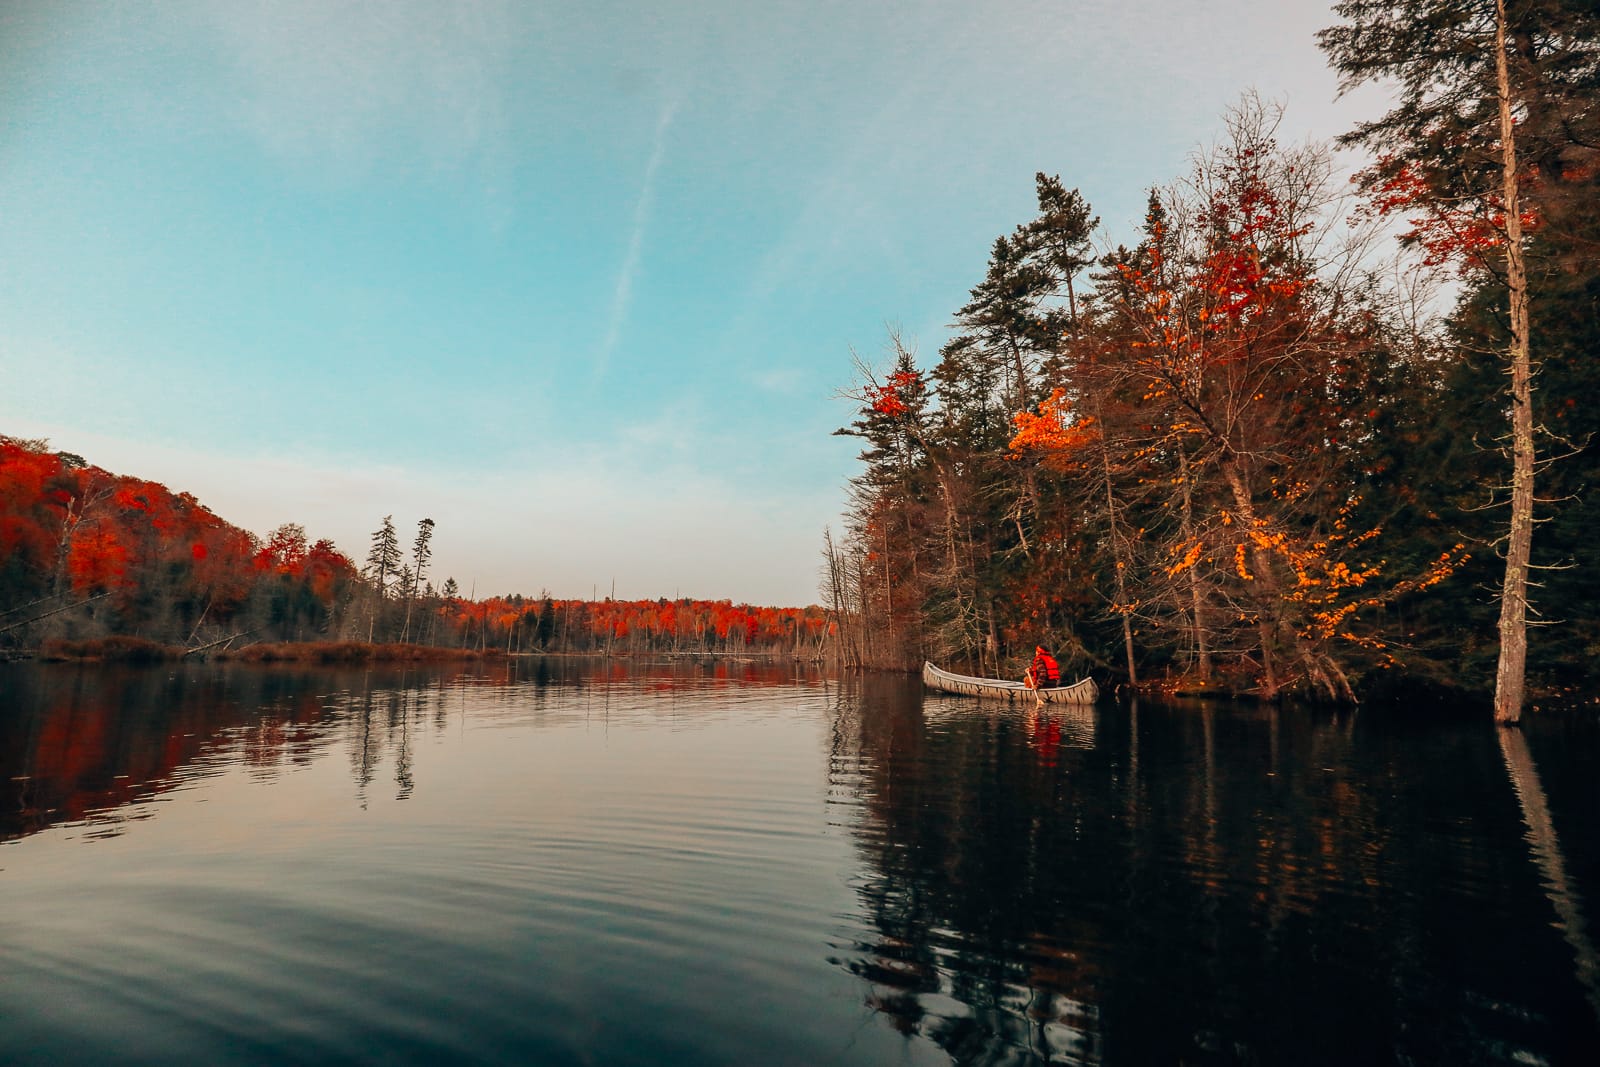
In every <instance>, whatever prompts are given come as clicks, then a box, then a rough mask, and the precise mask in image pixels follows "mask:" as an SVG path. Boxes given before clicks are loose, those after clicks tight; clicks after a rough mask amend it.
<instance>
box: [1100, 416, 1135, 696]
mask: <svg viewBox="0 0 1600 1067" xmlns="http://www.w3.org/2000/svg"><path fill="white" fill-rule="evenodd" d="M1095 421H1096V422H1098V423H1100V433H1099V435H1098V436H1099V438H1100V474H1101V476H1102V478H1103V480H1104V482H1105V490H1106V518H1107V519H1108V520H1109V521H1110V523H1111V556H1112V562H1113V563H1114V564H1115V570H1116V585H1117V614H1118V615H1121V616H1122V648H1123V651H1124V652H1126V653H1127V656H1128V684H1129V685H1130V686H1133V687H1135V688H1137V687H1138V685H1139V670H1138V667H1137V666H1136V665H1135V662H1134V658H1133V621H1132V619H1131V618H1130V617H1129V616H1130V615H1131V612H1132V609H1131V608H1130V607H1129V605H1128V585H1127V583H1128V579H1127V573H1126V572H1127V569H1128V560H1127V558H1126V552H1125V551H1124V549H1125V546H1124V545H1123V543H1122V534H1121V533H1120V532H1119V531H1118V529H1117V498H1116V494H1115V493H1113V492H1112V489H1111V453H1110V451H1109V450H1108V449H1107V448H1106V435H1105V425H1106V423H1105V419H1103V418H1101V417H1100V407H1099V405H1098V404H1097V405H1096V406H1095Z"/></svg>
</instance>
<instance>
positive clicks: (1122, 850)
mask: <svg viewBox="0 0 1600 1067" xmlns="http://www.w3.org/2000/svg"><path fill="white" fill-rule="evenodd" d="M1591 741H1592V739H1591ZM831 745H832V751H831V763H830V794H831V795H832V796H833V797H834V798H835V799H836V800H837V801H838V802H839V804H838V807H837V809H836V810H837V811H838V812H839V815H838V816H837V821H839V822H840V823H842V824H843V825H845V826H847V827H848V828H849V830H850V832H851V833H852V835H853V838H854V840H855V843H856V847H857V850H858V853H859V857H860V861H861V868H860V874H859V877H858V879H857V880H856V882H855V884H854V888H855V891H856V894H857V897H858V900H859V903H860V907H861V909H862V918H863V920H864V922H863V924H862V925H863V927H864V928H865V929H866V930H868V931H870V933H869V935H868V936H865V937H862V936H860V935H859V934H857V935H856V936H854V937H847V938H846V939H844V941H843V943H841V944H840V945H838V946H837V949H836V951H835V953H834V956H833V958H834V961H835V962H836V963H837V964H838V965H839V966H842V967H844V968H846V969H848V970H849V971H851V972H852V973H854V974H856V975H858V976H859V977H860V978H861V979H862V980H863V982H864V983H866V992H865V994H864V999H865V1002H866V1004H867V1005H869V1006H870V1007H871V1008H872V1009H874V1010H875V1011H876V1012H878V1013H881V1015H882V1016H883V1018H884V1019H885V1021H887V1022H888V1023H889V1024H890V1025H892V1026H893V1027H895V1028H896V1029H897V1030H899V1031H900V1032H902V1033H904V1034H907V1035H915V1036H917V1037H920V1038H924V1039H927V1040H929V1041H932V1042H934V1043H935V1044H937V1045H938V1046H939V1047H940V1048H942V1049H944V1050H945V1051H946V1052H947V1053H948V1054H949V1055H950V1056H951V1058H952V1059H953V1060H954V1061H955V1062H958V1063H964V1064H968V1063H970V1064H998V1063H1022V1062H1066V1063H1085V1064H1093V1063H1239V1062H1243V1063H1357V1062H1359V1063H1367V1062H1373V1063H1378V1062H1385V1063H1387V1062H1400V1063H1436V1062H1448V1063H1491V1062H1493V1063H1500V1062H1507V1061H1518V1062H1528V1063H1567V1062H1582V1063H1587V1062H1592V1060H1591V1059H1589V1057H1590V1056H1591V1055H1592V1054H1593V1053H1594V1052H1595V1050H1596V1049H1600V1026H1597V1019H1596V1016H1595V1013H1594V1012H1592V1011H1590V1010H1589V1005H1588V1003H1587V1002H1586V995H1587V994H1588V992H1589V990H1588V988H1587V987H1586V985H1585V984H1584V983H1583V982H1582V981H1581V979H1582V978H1583V977H1584V968H1585V959H1586V956H1585V953H1584V952H1580V953H1579V958H1577V959H1576V960H1575V959H1574V955H1573V951H1574V950H1573V948H1572V946H1571V945H1570V944H1569V943H1568V941H1567V940H1563V936H1562V932H1561V929H1560V928H1565V929H1568V930H1570V928H1571V927H1572V925H1573V924H1572V923H1571V922H1570V921H1568V922H1563V923H1558V924H1556V925H1555V926H1553V925H1552V923H1551V921H1550V920H1551V918H1552V917H1553V916H1552V914H1551V907H1550V899H1549V897H1547V895H1546V892H1545V888H1546V887H1545V886H1543V885H1542V884H1541V865H1542V867H1543V869H1544V870H1545V871H1546V872H1547V871H1548V870H1549V869H1550V865H1549V863H1548V862H1546V861H1543V860H1540V861H1538V862H1537V863H1536V862H1534V859H1536V858H1537V857H1535V858H1534V859H1531V858H1530V853H1529V849H1528V846H1527V845H1526V844H1525V843H1524V841H1523V827H1522V825H1521V823H1522V812H1521V809H1519V806H1518V803H1517V799H1516V796H1515V794H1514V793H1513V790H1512V788H1511V782H1510V781H1509V780H1508V777H1507V773H1506V764H1505V762H1504V761H1503V760H1502V759H1501V756H1500V751H1499V746H1498V745H1497V742H1496V739H1495V736H1494V731H1493V729H1492V728H1491V727H1489V726H1488V724H1487V723H1482V724H1470V725H1449V724H1444V725H1441V724H1433V725H1432V726H1425V725H1421V724H1406V723H1404V722H1398V723H1397V722H1394V721H1383V720H1380V719H1378V718H1376V717H1374V716H1372V715H1371V714H1370V713H1369V714H1368V719H1367V720H1365V721H1363V720H1359V719H1358V718H1357V717H1356V715H1355V713H1343V714H1339V713H1333V712H1325V711H1324V712H1312V711H1304V710H1299V711H1295V710H1278V709H1275V708H1269V707H1261V708H1238V707H1233V708H1213V707H1207V706H1201V705H1196V706H1191V707H1171V706H1156V705H1149V704H1146V705H1144V706H1142V707H1141V706H1139V705H1134V706H1132V707H1115V706H1100V707H1098V708H1095V709H1093V710H1082V711H1072V710H1067V711H1065V712H1063V710H1062V709H1058V708H1053V707H1052V708H1043V709H1032V708H1022V709H1011V708H1008V707H1006V706H1003V705H1000V706H992V705H987V704H979V703H978V702H975V701H970V700H965V699H944V698H940V697H935V696H930V697H929V698H928V699H927V701H926V705H924V701H923V697H922V695H921V693H920V691H919V688H918V687H917V686H915V685H914V684H912V685H906V684H901V683H897V682H894V681H890V680H884V679H870V678H869V679H864V680H862V681H861V682H860V684H859V685H850V686H847V687H846V688H845V689H843V690H842V691H841V693H840V696H839V699H838V701H837V704H836V709H835V713H834V720H833V723H832V739H831ZM1513 769H1514V768H1513ZM1559 818H1560V816H1557V817H1556V819H1557V821H1559ZM1594 858H1595V857H1594V854H1593V852H1592V851H1590V853H1589V854H1588V856H1587V859H1586V860H1585V861H1583V862H1585V863H1587V865H1588V869H1589V871H1590V872H1591V874H1593V873H1600V872H1597V871H1595V868H1594V864H1593V860H1594ZM1568 881H1569V882H1572V883H1576V884H1581V883H1582V879H1581V878H1571V879H1568ZM1590 892H1593V885H1592V883H1591V884H1590ZM1568 940H1570V938H1569V939H1568ZM1585 949H1586V943H1585Z"/></svg>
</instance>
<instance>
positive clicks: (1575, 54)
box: [823, 0, 1600, 721]
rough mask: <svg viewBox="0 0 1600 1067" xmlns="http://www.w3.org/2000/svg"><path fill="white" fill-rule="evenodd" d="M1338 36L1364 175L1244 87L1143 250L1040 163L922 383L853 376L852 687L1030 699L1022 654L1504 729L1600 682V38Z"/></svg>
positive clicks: (1586, 9)
mask: <svg viewBox="0 0 1600 1067" xmlns="http://www.w3.org/2000/svg"><path fill="white" fill-rule="evenodd" d="M1335 10H1336V12H1337V13H1338V14H1339V16H1340V17H1341V18H1342V19H1343V20H1344V21H1343V22H1342V23H1341V24H1339V25H1338V26H1335V27H1333V28H1331V29H1329V30H1326V31H1324V32H1323V34H1322V35H1321V36H1320V41H1321V44H1322V46H1323V48H1324V51H1325V52H1326V54H1327V55H1328V56H1329V59H1330V61H1331V62H1332V63H1333V65H1334V66H1335V68H1336V69H1337V70H1339V71H1340V73H1341V74H1342V76H1343V77H1344V79H1345V83H1346V85H1354V84H1358V83H1360V82H1362V81H1365V80H1368V79H1383V80H1386V81H1394V82H1397V83H1398V84H1399V92H1398V94H1397V96H1396V104H1395V107H1394V109H1393V110H1392V111H1391V112H1389V113H1388V114H1387V115H1385V116H1384V117H1383V118H1381V119H1380V120H1378V121H1375V122H1373V123H1369V124H1366V125H1363V126H1361V127H1359V128H1358V129H1356V130H1354V131H1352V132H1351V133H1350V134H1348V135H1347V136H1346V137H1345V138H1344V141H1345V143H1347V144H1356V145H1364V146H1366V147H1369V148H1371V149H1373V150H1374V153H1375V157H1374V159H1373V161H1372V162H1371V164H1370V165H1369V166H1368V167H1367V168H1366V169H1365V170H1363V171H1362V172H1360V173H1359V174H1358V175H1357V176H1356V181H1355V182H1354V183H1352V182H1349V181H1346V180H1343V179H1342V178H1341V177H1340V176H1339V175H1338V174H1337V173H1336V171H1335V167H1334V163H1333V153H1332V148H1331V146H1326V145H1317V144H1304V145H1285V144H1283V143H1281V142H1280V140H1279V138H1278V137H1277V127H1278V123H1279V119H1280V117H1281V113H1280V110H1279V109H1278V108H1276V107H1275V106H1273V105H1271V104H1269V103H1266V102H1263V101H1262V100H1260V99H1259V98H1257V97H1255V96H1253V95H1247V96H1246V97H1244V98H1243V100H1242V101H1241V102H1240V103H1239V104H1238V105H1237V106H1236V107H1235V108H1233V109H1232V110H1231V111H1230V113H1229V114H1228V116H1227V118H1226V122H1225V128H1224V130H1223V132H1222V134H1221V136H1220V137H1219V139H1218V141H1217V143H1216V144H1215V145H1213V146H1211V147H1209V148H1207V149H1205V150H1203V151H1200V152H1197V153H1196V155H1195V157H1194V159H1193V162H1192V166H1191V168H1190V170H1189V172H1188V173H1187V174H1185V175H1183V176H1182V177H1181V178H1179V179H1178V180H1176V181H1173V182H1171V183H1169V184H1167V185H1165V186H1160V187H1156V188H1153V189H1151V190H1150V191H1149V196H1148V202H1147V210H1146V213H1145V218H1144V220H1143V224H1142V226H1141V228H1140V229H1139V231H1138V232H1137V233H1136V234H1134V235H1131V240H1126V241H1123V242H1120V243H1116V244H1112V243H1111V242H1110V241H1109V240H1108V239H1107V238H1106V237H1105V236H1104V234H1103V231H1102V230H1101V229H1100V228H1099V221H1098V219H1097V218H1096V217H1095V216H1094V214H1093V210H1092V208H1091V206H1090V205H1089V204H1088V203H1087V202H1086V200H1085V199H1084V197H1083V196H1082V195H1081V194H1080V192H1079V191H1078V190H1076V189H1069V188H1067V186H1066V184H1065V183H1064V182H1063V181H1062V180H1061V179H1060V178H1059V177H1058V176H1052V175H1048V174H1044V173H1040V174H1039V175H1037V176H1036V179H1035V183H1036V193H1037V203H1038V213H1037V215H1036V216H1035V217H1034V218H1032V219H1030V220H1027V221H1025V222H1023V223H1022V224H1021V225H1018V226H1017V227H1016V228H1015V230H1014V231H1013V232H1011V233H1009V234H1007V235H1005V236H1002V237H999V238H997V239H996V240H995V242H994V244H993V246H992V248H991V251H990V256H989V262H988V265H987V268H986V270H985V272H984V274H983V277H982V279H981V280H980V281H979V282H978V283H977V284H976V285H975V286H974V287H973V288H972V290H971V299H970V300H969V301H968V302H967V303H966V304H965V305H963V306H962V307H961V308H959V309H957V310H956V312H955V315H954V323H953V330H954V332H953V336H952V337H951V339H950V340H949V341H947V342H946V343H945V344H944V345H943V346H942V347H941V348H940V350H939V352H938V355H937V359H936V360H933V361H931V365H925V364H924V362H923V361H921V360H920V359H919V357H918V354H917V353H916V352H915V351H914V349H913V348H912V346H910V345H909V344H907V343H905V342H904V341H903V340H902V339H901V338H900V337H898V336H891V338H890V342H889V354H888V358H887V361H886V363H885V364H883V365H880V366H872V365H870V364H868V363H866V362H865V361H862V360H860V359H858V360H857V376H856V382H855V385H854V386H853V387H852V388H851V389H850V390H849V391H848V395H849V396H850V398H851V399H852V401H853V402H854V404H855V405H856V417H855V419H854V421H853V422H852V423H851V425H850V426H848V427H846V428H845V429H843V430H841V431H839V432H840V433H843V434H847V435H850V436H854V437H857V438H859V439H860V440H861V441H862V443H863V451H862V452H861V456H860V459H861V463H862V470H861V473H860V474H859V475H858V476H857V477H856V478H854V479H853V481H852V483H851V495H850V502H849V510H848V514H847V526H846V529H845V530H844V531H843V533H842V536H840V537H839V538H838V539H835V538H833V537H832V536H831V535H830V536H829V537H828V538H827V541H826V543H825V545H824V557H825V569H824V578H823V587H824V588H823V592H824V594H825V598H826V599H827V601H828V603H829V605H830V607H831V609H832V610H833V611H834V613H835V615H836V617H837V619H838V620H839V623H840V626H841V635H842V639H841V647H842V649H843V651H844V654H845V655H846V657H847V658H848V659H850V660H851V661H852V662H855V663H858V664H864V665H879V666H895V667H910V666H914V665H915V664H917V663H918V662H920V661H921V659H922V658H924V657H929V658H933V659H935V660H938V661H941V662H942V663H946V664H953V665H956V666H958V667H965V668H968V669H971V670H973V671H974V672H976V673H980V674H991V675H1002V676H1017V675H1019V674H1020V671H1021V669H1022V666H1023V665H1024V664H1025V663H1026V661H1027V659H1028V658H1029V657H1030V656H1031V654H1032V652H1033V648H1034V645H1035V644H1036V643H1038V644H1045V645H1047V646H1049V647H1052V648H1054V649H1056V650H1057V654H1058V656H1060V657H1061V658H1062V659H1063V661H1064V662H1065V663H1066V665H1067V666H1068V668H1069V669H1070V670H1077V671H1097V672H1099V673H1101V674H1102V676H1110V677H1112V678H1113V679H1115V680H1118V681H1121V682H1126V683H1128V684H1129V685H1134V686H1138V685H1142V684H1150V683H1152V682H1160V683H1161V684H1164V685H1166V686H1168V687H1170V688H1186V689H1198V690H1208V689H1223V690H1228V691H1233V692H1241V693H1242V692H1249V693H1254V694H1258V695H1260V696H1263V697H1267V698H1274V697H1277V696H1280V695H1283V694H1289V693H1305V694H1311V695H1316V696H1320V697H1326V698H1332V699H1341V700H1348V699H1352V698H1354V697H1355V696H1356V695H1357V693H1358V692H1360V691H1363V690H1371V689H1373V688H1375V687H1381V686H1384V685H1388V684H1392V680H1393V679H1394V678H1396V677H1397V676H1401V675H1403V676H1405V677H1406V678H1407V679H1410V680H1420V681H1424V682H1431V683H1437V684H1439V685H1445V686H1449V687H1452V688H1457V689H1467V690H1472V691H1481V692H1484V693H1488V692H1490V691H1493V692H1495V693H1496V704H1497V717H1499V718H1500V719H1501V720H1502V721H1514V720H1515V718H1516V716H1517V715H1518V714H1520V712H1521V709H1522V707H1523V705H1524V704H1525V703H1526V701H1527V697H1526V694H1525V691H1524V689H1523V679H1524V677H1525V676H1527V675H1528V674H1530V673H1531V675H1532V680H1533V685H1534V688H1535V691H1536V693H1537V694H1538V695H1539V696H1540V698H1541V699H1544V698H1546V697H1548V696H1551V695H1559V694H1561V693H1570V692H1575V691H1579V690H1582V689H1584V688H1585V687H1590V686H1592V684H1593V681H1594V679H1593V677H1592V674H1591V672H1590V669H1589V667H1588V663H1589V662H1590V661H1591V660H1592V659H1593V652H1594V650H1595V649H1597V648H1600V611H1597V608H1600V598H1597V596H1596V594H1597V593H1600V589H1597V588H1596V582H1597V574H1600V569H1597V565H1600V559H1597V558H1595V557H1596V556H1597V555H1600V539H1597V538H1596V537H1595V536H1594V534H1593V533H1592V530H1593V529H1594V524H1593V521H1592V519H1593V516H1592V512H1591V508H1592V505H1591V504H1590V503H1589V499H1588V495H1587V492H1586V489H1587V486H1588V484H1589V483H1590V482H1591V481H1592V480H1593V479H1594V476H1595V474H1596V473H1597V467H1600V452H1597V450H1596V446H1595V439H1594V431H1595V430H1596V428H1597V427H1596V425H1595V423H1596V421H1597V420H1600V407H1597V405H1596V403H1595V401H1596V400H1597V399H1600V398H1597V396H1596V393H1597V391H1600V372H1597V370H1596V368H1595V365H1594V361H1593V359H1592V355H1591V354H1592V352H1593V351H1594V350H1595V342H1596V340H1597V338H1596V333H1597V322H1596V313H1595V308H1596V306H1600V260H1597V259H1596V257H1595V255H1594V252H1595V247H1596V238H1597V235H1600V207H1597V205H1600V198H1597V197H1596V193H1597V191H1600V190H1597V189H1596V176H1597V172H1600V168H1597V164H1600V109H1597V108H1596V107H1595V103H1596V101H1597V100H1600V92H1597V89H1600V15H1597V14H1596V13H1595V12H1594V10H1593V7H1592V5H1584V4H1578V3H1575V2H1567V0H1536V2H1528V3H1520V4H1518V3H1512V4H1509V5H1507V4H1504V3H1503V2H1502V0H1487V2H1486V0H1407V2H1401V3H1382V4H1380V3H1374V2H1369V0H1349V2H1346V3H1343V4H1340V5H1338V6H1337V7H1336V8H1335ZM1397 229H1398V230H1400V231H1402V232H1401V234H1400V239H1399V241H1398V242H1395V241H1394V239H1393V236H1392V235H1393V234H1394V233H1395V232H1396V230H1397ZM1452 293H1453V299H1452V298H1451V297H1452ZM1535 527H1537V535H1535V534H1534V530H1535ZM1540 623H1545V624H1549V625H1547V626H1543V627H1540V628H1539V629H1538V630H1537V631H1536V637H1535V639H1534V640H1533V641H1532V642H1531V643H1530V642H1529V641H1528V640H1527V630H1528V627H1529V625H1531V624H1540Z"/></svg>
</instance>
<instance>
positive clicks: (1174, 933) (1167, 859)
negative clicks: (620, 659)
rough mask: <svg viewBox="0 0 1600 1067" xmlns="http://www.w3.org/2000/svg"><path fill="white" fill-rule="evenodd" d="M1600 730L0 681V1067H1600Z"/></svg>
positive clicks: (280, 682)
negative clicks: (261, 1066) (479, 1065)
mask: <svg viewBox="0 0 1600 1067" xmlns="http://www.w3.org/2000/svg"><path fill="white" fill-rule="evenodd" d="M1597 752H1600V729H1597V728H1596V727H1595V726H1594V725H1593V724H1592V723H1584V722H1580V721H1572V720H1566V721H1561V720H1556V721H1540V722H1536V723H1535V724H1534V725H1533V726H1531V727H1530V728H1529V729H1528V730H1527V731H1525V732H1524V733H1522V734H1511V735H1507V736H1506V737H1504V738H1502V737H1500V736H1498V735H1497V733H1496V731H1494V730H1493V729H1492V728H1491V727H1489V726H1487V725H1471V726H1467V725H1461V724H1450V723H1441V722H1438V721H1433V722H1427V723H1418V722H1415V721H1408V720H1407V719H1406V718H1404V717H1399V716H1395V715H1389V716H1380V715H1377V714H1374V713H1372V712H1370V711H1364V712H1362V713H1360V714H1359V715H1348V714H1346V715H1336V714H1333V713H1329V712H1307V711H1283V712H1275V711H1268V710H1262V709H1237V708H1205V707H1201V706H1193V707H1157V706H1151V705H1148V704H1146V705H1143V706H1139V707H1136V708H1128V707H1117V706H1114V705H1102V706H1101V707H1099V708H1096V709H1093V710H1081V711H1074V710H1066V711H1062V710H1060V709H1054V710H1052V711H1051V712H1050V713H1049V714H1046V715H1044V716H1028V715H1024V714H1022V713H1019V712H1013V711H1008V710H1005V709H997V708H993V707H990V706H981V705H979V704H977V703H976V702H972V701H967V700H962V699H954V698H940V697H933V696H930V697H929V698H927V699H926V700H924V698H923V696H922V693H921V687H920V686H919V685H918V684H917V683H916V682H915V681H910V680H901V679H866V680H864V681H854V682H847V683H845V684H842V685H841V684H840V683H838V682H828V681H826V680H824V679H823V678H822V677H820V676H817V675H814V674H810V673H807V672H805V671H802V670H799V669H796V668H790V667H782V668H770V667H751V666H743V665H732V666H730V665H726V664H723V665H719V666H711V665H702V664H698V663H689V662H679V663H676V664H669V663H659V664H635V665H611V666H606V665H597V664H593V663H583V662H578V661H545V662H541V661H521V662H518V663H514V664H511V665H506V666H491V667H481V666H474V667H469V668H459V667H451V668H444V669H430V670H425V671H417V670H414V669H413V670H411V671H408V672H401V671H398V670H397V671H387V672H385V671H377V670H374V671H369V672H361V671H356V672H350V671H301V670H286V669H266V668H243V667H238V666H235V667H228V668H217V667H204V666H196V667H190V668H178V669H174V668H170V667H168V668H152V669H145V670H114V669H110V668H76V667H70V666H57V667H47V666H15V665H13V666H9V667H5V666H0V841H3V842H4V843H3V844H0V1062H4V1063H39V1064H59V1063H112V1062H115V1063H162V1064H169V1063H208V1064H209V1063H227V1062H245V1063H257V1062H324V1061H334V1062H371V1063H385V1064H387V1063H436V1062H450V1061H456V1062H462V1061H467V1062H485V1063H519V1064H520V1063H535V1064H606V1065H611V1064H677V1063H684V1064H738V1065H758V1064H760V1065H765V1064H796V1065H811V1064H901V1063H910V1064H918V1063H931V1064H940V1063H950V1062H957V1063H971V1064H1023V1063H1038V1062H1064V1063H1107V1064H1168V1063H1171V1064H1177V1063H1184V1064H1222V1063H1261V1064H1279V1063H1283V1064H1305V1063H1329V1064H1333V1063H1337V1064H1365V1063H1402V1064H1422V1063H1449V1064H1470V1063H1512V1064H1540V1063H1549V1064H1569V1063H1573V1064H1575V1063H1582V1064H1586V1065H1592V1064H1594V1063H1600V962H1597V957H1596V950H1595V942H1596V939H1597V938H1600V930H1597V928H1596V926H1595V917H1596V916H1597V915H1600V833H1597V831H1596V820H1597V816H1600V775H1597V774H1596V754H1597Z"/></svg>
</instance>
